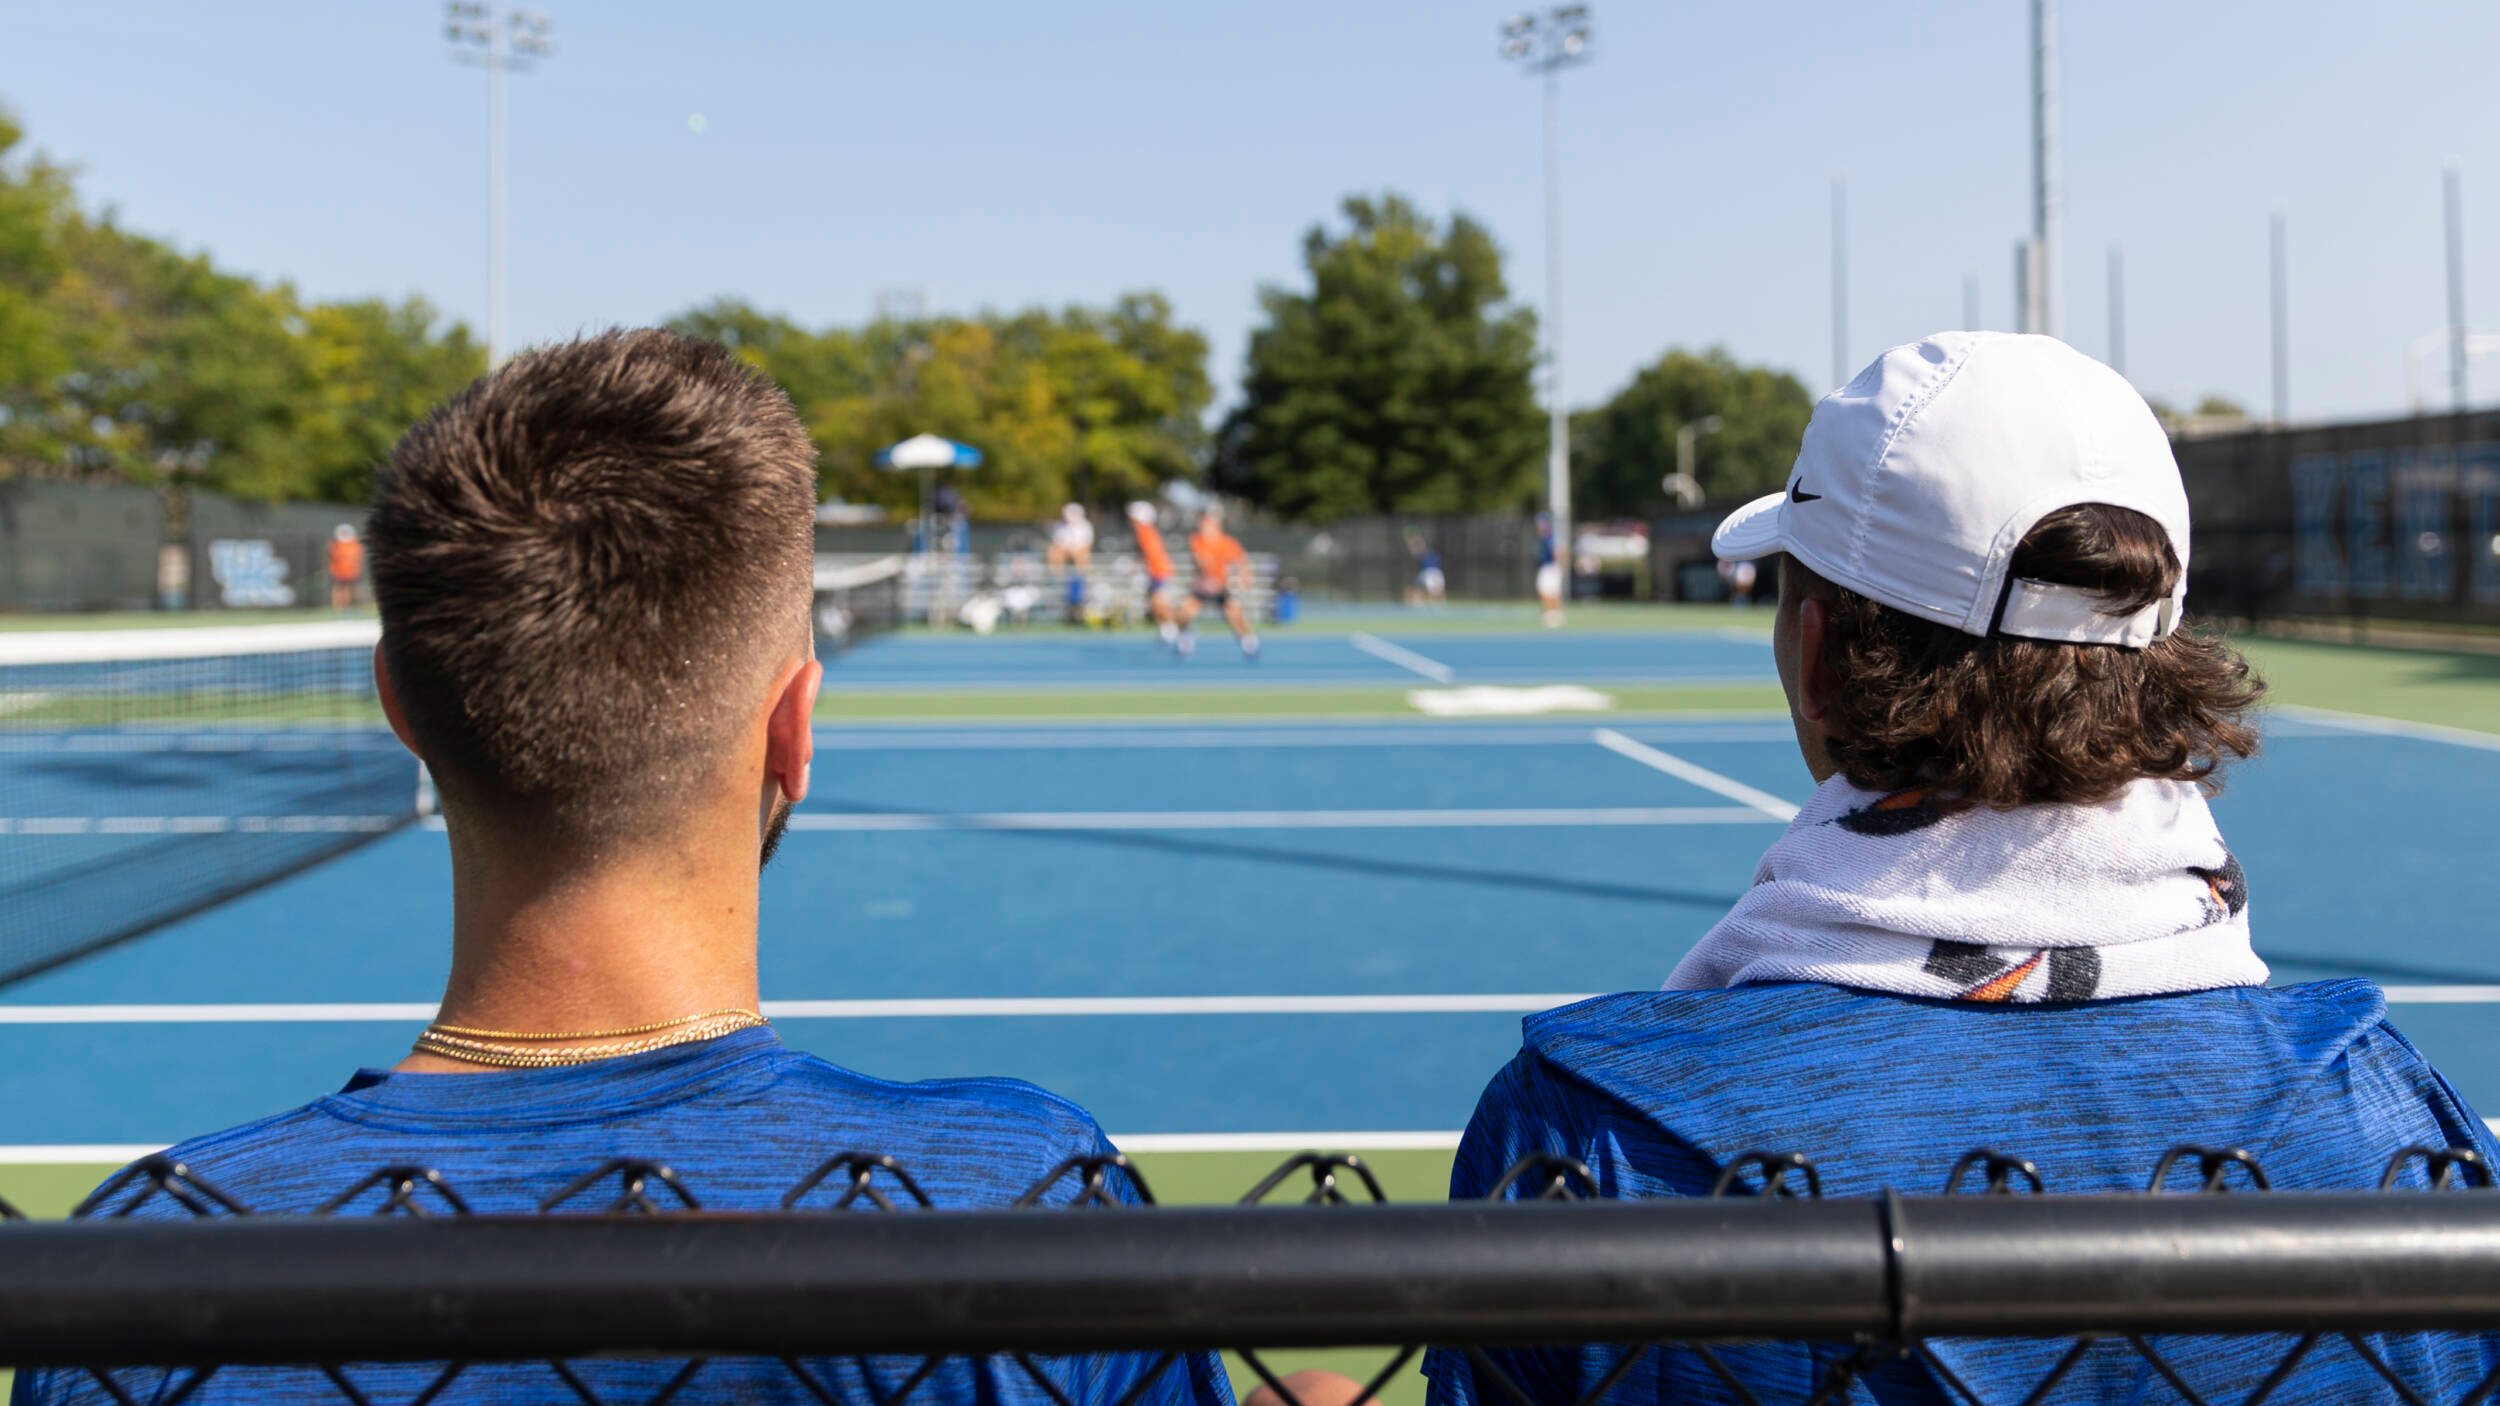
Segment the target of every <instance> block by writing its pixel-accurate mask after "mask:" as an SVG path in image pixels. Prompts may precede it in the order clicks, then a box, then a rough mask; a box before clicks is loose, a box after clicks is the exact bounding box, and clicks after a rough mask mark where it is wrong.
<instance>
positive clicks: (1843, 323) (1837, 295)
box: [1832, 180, 1850, 386]
mask: <svg viewBox="0 0 2500 1406" xmlns="http://www.w3.org/2000/svg"><path fill="white" fill-rule="evenodd" d="M1849 375H1850V371H1849V186H1848V184H1847V183H1846V182H1844V181H1839V180H1834V181H1833V182H1832V384H1833V385H1835V386H1845V385H1847V384H1849Z"/></svg>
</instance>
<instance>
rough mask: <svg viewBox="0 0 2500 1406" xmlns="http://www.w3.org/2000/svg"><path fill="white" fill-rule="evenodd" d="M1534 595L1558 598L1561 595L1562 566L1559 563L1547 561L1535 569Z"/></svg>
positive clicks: (1514, 578)
mask: <svg viewBox="0 0 2500 1406" xmlns="http://www.w3.org/2000/svg"><path fill="white" fill-rule="evenodd" d="M1512 579H1513V580H1516V579H1518V578H1516V577H1513V578H1512ZM1536 593H1537V594H1538V595H1540V596H1559V595H1561V594H1562V566H1561V564H1560V563H1557V562H1550V561H1549V562H1547V563H1545V564H1544V565H1543V566H1540V567H1538V568H1537V569H1536Z"/></svg>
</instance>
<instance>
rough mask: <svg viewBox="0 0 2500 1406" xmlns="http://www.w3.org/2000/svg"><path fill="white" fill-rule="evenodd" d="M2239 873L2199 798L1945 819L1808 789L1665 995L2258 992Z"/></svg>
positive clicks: (2183, 785) (2144, 794) (1958, 814)
mask: <svg viewBox="0 0 2500 1406" xmlns="http://www.w3.org/2000/svg"><path fill="white" fill-rule="evenodd" d="M2265 980H2266V964H2265V963H2264V962H2263V961H2261V960H2259V959H2258V956H2257V953H2256V950H2255V949H2254V948H2253V947H2252V946H2250V944H2249V936H2248V880H2247V877H2246V875H2244V874H2243V873H2242V872H2241V869H2240V864H2239V861H2238V860H2236V859H2234V858H2232V857H2231V851H2230V850H2229V849H2228V848H2226V847H2225V846H2224V845H2223V843H2222V832H2221V831H2220V830H2218V829H2216V828H2215V826H2214V819H2213V813H2212V811H2210V810H2209V809H2208V808H2207V807H2206V805H2205V796H2204V793H2203V792H2202V791H2200V790H2199V789H2198V788H2197V787H2196V786H2195V785H2194V784H2193V783H2191V782H2184V781H2151V780H2144V781H2137V782H2134V783H2132V784H2131V785H2129V786H2128V787H2127V788H2126V789H2125V790H2123V791H2121V792H2119V793H2118V794H2117V795H2116V796H2113V797H2111V798H2110V799H2109V800H2107V801H2104V802H2102V803H2100V804H2098V805H2088V806H2086V805H2030V806H2020V807H2017V808H2016V809H2013V810H2010V811H1996V810H1989V809H1987V808H1985V807H1975V808H1973V809H1970V810H1964V811H1955V812H1950V813H1947V812H1945V811H1941V810H1938V809H1936V808H1934V807H1932V806H1930V805H1929V804H1928V803H1927V798H1926V797H1925V796H1924V795H1922V794H1921V793H1919V792H1916V791H1905V792H1901V793H1899V794H1897V795H1890V796H1887V795H1883V794H1880V793H1878V792H1873V791H1863V790H1860V789H1858V788H1857V787H1855V786H1852V785H1850V784H1849V782H1848V781H1847V780H1846V779H1845V778H1842V777H1837V776H1835V777H1833V778H1832V779H1831V780H1829V781H1827V782H1825V783H1823V785H1822V787H1821V788H1820V789H1818V790H1817V791H1816V792H1815V793H1814V798H1813V799H1812V800H1810V801H1808V802H1807V803H1806V805H1805V807H1804V809H1802V810H1800V811H1799V812H1798V814H1797V818H1796V820H1795V821H1794V822H1792V823H1791V824H1790V825H1789V827H1788V832H1787V833H1786V834H1784V835H1782V836H1781V837H1780V839H1779V841H1778V842H1777V843H1775V844H1773V845H1772V846H1771V849H1770V852H1769V853H1767V854H1765V855H1764V856H1763V857H1762V862H1761V864H1760V865H1758V866H1757V867H1756V868H1755V870H1754V886H1753V887H1752V888H1751V889H1749V890H1747V891H1746V893H1745V896H1744V897H1743V898H1741V899H1738V900H1737V903H1736V906H1735V907H1734V908H1732V909H1730V910H1729V911H1728V915H1727V916H1726V917H1725V918H1723V919H1721V920H1720V921H1719V923H1718V925H1717V926H1716V927H1713V928H1712V929H1711V930H1710V931H1709V932H1708V933H1706V934H1704V935H1703V937H1702V939H1701V942H1700V943H1699V945H1697V946H1695V947H1694V948H1693V950H1692V951H1691V952H1689V953H1687V954H1686V955H1685V957H1684V960H1683V961H1681V962H1679V963H1677V964H1676V968H1675V973H1674V975H1672V976H1670V977H1668V978H1667V983H1666V986H1667V989H1668V990H1671V991H1693V990H1708V989H1712V988H1717V987H1728V986H1742V985H1745V984H1747V983H1750V982H1760V981H1820V982H1828V983H1830V984H1832V985H1835V986H1853V987H1858V988H1861V989H1865V990H1873V991H1892V992H1897V993H1899V994H1901V995H1905V996H1931V997H1938V998H1942V999H1947V1000H1963V1001H1995V1002H2038V1001H2089V1000H2100V999H2107V998H2110V997H2117V996H2150V995H2159V994H2164V993H2169V992H2179V991H2210V990H2214V989H2216V988H2220V987H2226V986H2262V985H2264V984H2265Z"/></svg>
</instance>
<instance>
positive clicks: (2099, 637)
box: [1997, 578, 2187, 649]
mask: <svg viewBox="0 0 2500 1406" xmlns="http://www.w3.org/2000/svg"><path fill="white" fill-rule="evenodd" d="M2108 599H2109V598H2108V597H2107V596H2104V595H2101V594H2099V593H2098V592H2094V591H2088V590H2085V589H2084V588H2083V587H2081V586H2066V585H2059V584H2057V583H2055V582H2050V581H2027V580H2022V579H2020V578H2017V579H2016V580H2015V581H2014V583H2013V589H2012V590H2011V591H2010V592H2009V593H2008V594H2007V596H2006V599H2005V609H2004V611H2003V613H2002V614H2001V615H1999V617H1998V619H1997V628H1998V629H1999V630H2001V631H2003V632H2004V633H2006V634H2009V635H2021V636H2022V637H2023V638H2025V639H2035V640H2060V641H2063V642H2065V643H2068V644H2116V645H2124V646H2126V647H2127V648H2129V649H2142V648H2143V647H2144V646H2146V645H2148V644H2151V643H2152V642H2153V641H2155V640H2160V639H2167V638H2169V636H2170V632H2171V631H2173V630H2176V629H2177V628H2179V616H2180V614H2181V613H2182V612H2183V611H2184V609H2185V608H2186V605H2187V588H2186V585H2185V583H2182V584H2181V586H2180V588H2179V589H2178V590H2177V591H2175V592H2173V593H2171V594H2170V595H2167V596H2164V597H2162V598H2161V599H2160V600H2157V601H2155V602H2153V603H2152V604H2151V605H2148V606H2146V607H2144V608H2143V609H2142V610H2133V611H2127V612H2125V613H2122V614H2112V613H2110V612H2109V611H2106V610H2104V609H2102V606H2103V605H2104V604H2105V603H2106V602H2107V601H2108Z"/></svg>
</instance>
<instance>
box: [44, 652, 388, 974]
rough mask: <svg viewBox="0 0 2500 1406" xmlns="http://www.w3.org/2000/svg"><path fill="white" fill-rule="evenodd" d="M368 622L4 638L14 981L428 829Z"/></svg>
mask: <svg viewBox="0 0 2500 1406" xmlns="http://www.w3.org/2000/svg"><path fill="white" fill-rule="evenodd" d="M378 637H379V627H378V626H376V625H375V624H374V623H373V622H372V621H354V620H348V621H321V622H312V623H305V624H290V625H267V626H252V627H233V628H221V627H205V628H197V629H167V630H119V631H63V632H48V631H31V632H25V633H12V634H0V982H7V981H13V980H16V979H18V978H20V977H23V976H27V975H29V974H31V973H34V972H37V971H41V970H43V969H44V968H46V967H50V966H54V965H57V964H59V963H61V962H65V961H68V960H70V959H72V958H75V957H78V956H81V955H83V954H85V953H88V952H92V951H94V950H96V949H97V948H99V947H103V946H106V945H108V944H111V943H114V942H119V941H122V940H124V939H126V938H130V937H135V936H138V935H139V934H141V933H145V932H148V931H150V930H152V929H154V928H157V927H159V926H162V925H163V924H165V923H168V922H171V921H172V920H174V919H176V918H180V917H183V916H185V915H186V914H190V913H194V912H197V911H199V910H201V909H203V908H206V907H209V906H210V905H213V904H216V903H221V902H224V901H225V900H227V899H230V898H234V897H236V896H238V895H240V894H243V893H245V892H248V891H249V890H251V889H254V888H257V887H259V886H261V885H263V884H266V883H269V882H270V881H272V880H274V879H278V878H282V877H284V876H286V875H288V874H292V873H295V872H296V871H298V870H301V869H303V868H305V867H307V866H309V865H312V864H317V863H319V862H321V861H322V860H325V859H328V858H331V857H332V856H334V855H338V854H340V853H343V852H345V851H346V850H349V849H352V848H354V847H355V846H357V845H360V844H363V843H365V842H367V841H369V840H371V839H374V838H375V837H377V836H379V835H383V834H386V833H388V832H390V831H392V830H395V829H398V828H399V827H400V826H402V825H404V824H406V823H408V822H409V821H411V820H413V819H414V818H415V817H416V814H417V791H418V771H417V764H416V762H415V760H414V759H413V758H411V757H410V756H409V755H408V754H407V752H406V751H405V750H403V749H402V748H401V747H400V746H399V743H398V741H397V739H395V738H393V737H392V736H391V735H390V732H389V730H388V728H387V727H386V726H385V725H384V724H383V721H382V713H381V708H380V705H379V703H378V701H377V700H376V698H375V695H374V691H373V673H372V658H373V645H374V641H375V640H376V639H377V638H378Z"/></svg>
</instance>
